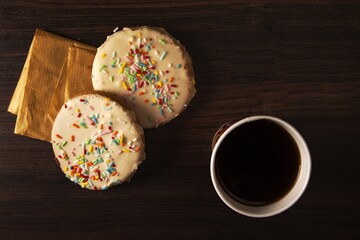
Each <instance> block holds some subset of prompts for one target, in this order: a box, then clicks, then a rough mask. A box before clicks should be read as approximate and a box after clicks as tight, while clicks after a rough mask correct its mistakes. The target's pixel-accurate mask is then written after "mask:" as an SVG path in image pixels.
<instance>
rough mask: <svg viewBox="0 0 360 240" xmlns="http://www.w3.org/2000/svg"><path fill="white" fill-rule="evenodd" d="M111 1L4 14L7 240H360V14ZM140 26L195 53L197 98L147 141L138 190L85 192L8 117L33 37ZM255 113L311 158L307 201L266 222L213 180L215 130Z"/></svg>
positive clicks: (0, 146) (250, 4) (316, 7)
mask: <svg viewBox="0 0 360 240" xmlns="http://www.w3.org/2000/svg"><path fill="white" fill-rule="evenodd" d="M103 2H105V1H93V0H89V1H86V2H83V1H77V0H74V1H63V0H58V1H51V0H43V1H30V2H29V1H24V0H12V1H8V0H5V1H0V49H1V51H0V121H1V127H0V135H1V138H0V150H1V154H0V164H1V165H0V166H1V167H0V239H100V238H101V239H106V238H109V237H110V238H119V239H151V238H157V239H252V240H254V239H359V238H360V231H359V224H360V220H359V219H360V181H359V169H360V157H359V153H358V150H359V147H360V145H359V144H360V46H359V43H360V4H359V3H358V2H356V1H353V2H343V1H338V2H328V1H326V2H321V1H319V2H308V1H304V2H301V1H278V2H272V3H267V2H266V1H247V2H240V1H235V0H234V1H231V0H228V1H222V2H207V1H198V2H193V1H190V0H189V1H153V2H146V1H136V2H134V1H115V0H112V1H107V2H109V3H103ZM139 25H149V26H161V27H164V28H165V29H166V30H167V31H168V32H169V33H171V34H172V35H173V36H175V37H176V38H177V39H179V40H180V41H181V42H182V43H183V44H184V45H185V46H186V47H187V49H188V51H189V52H190V55H191V57H192V59H193V64H194V69H195V73H196V78H197V90H198V93H197V95H196V97H195V98H194V99H193V101H192V102H191V104H190V105H189V107H188V109H186V111H185V112H184V113H183V114H181V115H180V116H179V117H178V118H176V119H175V120H173V121H172V122H171V123H169V124H167V125H164V126H162V127H160V128H159V129H153V130H146V132H145V134H146V143H147V147H146V152H147V160H146V161H145V162H144V163H143V164H142V165H141V167H140V169H139V171H138V173H137V174H136V175H135V177H134V178H133V181H132V182H131V183H129V184H123V185H121V186H119V187H115V188H112V189H110V190H108V191H103V192H94V191H87V190H83V189H81V188H79V187H78V186H77V185H75V184H73V183H71V182H70V181H68V180H67V179H66V178H64V176H63V174H62V172H61V171H60V170H59V169H58V168H57V166H56V164H55V162H54V161H53V153H52V149H51V146H50V144H49V143H46V142H41V141H37V140H33V139H29V138H25V137H22V136H17V135H14V134H13V129H14V125H15V120H16V118H15V116H13V115H11V114H9V113H8V112H6V109H7V106H8V104H9V102H10V99H11V96H12V92H13V91H14V89H15V86H16V83H17V79H18V78H19V76H20V73H21V69H22V66H23V64H24V62H25V59H26V54H27V51H28V49H29V46H30V43H31V40H32V37H33V34H34V31H35V28H42V29H45V30H47V31H50V32H53V33H56V34H59V35H63V36H65V37H69V38H72V39H75V40H80V41H82V42H84V43H87V44H90V45H93V46H99V45H100V44H101V43H102V42H103V41H104V40H105V38H106V36H107V35H108V34H111V33H112V30H113V29H114V28H115V27H117V26H118V27H120V28H122V27H125V26H127V27H128V26H130V27H132V26H139ZM44 47H46V46H44ZM255 114H269V115H274V116H277V117H280V118H283V119H284V120H287V121H288V122H290V123H291V124H293V125H294V126H295V127H296V128H297V129H298V130H299V131H300V132H301V133H302V134H303V136H304V138H305V139H306V141H307V142H308V145H309V147H310V150H311V155H312V159H313V170H312V177H311V180H310V184H309V186H308V189H307V191H306V192H305V194H304V195H303V197H302V198H301V199H300V200H299V202H298V203H296V205H294V206H293V207H292V208H291V209H290V210H288V211H286V212H284V213H283V214H280V215H278V216H275V217H271V218H266V219H253V218H247V217H244V216H241V215H239V214H236V213H235V212H233V211H232V210H230V209H229V208H227V207H226V206H225V205H224V204H223V203H222V202H221V200H220V199H219V198H218V197H217V195H216V193H215V190H214V189H213V186H212V184H211V179H210V171H209V163H210V154H211V140H212V137H213V135H214V133H215V132H216V130H217V128H218V127H220V126H221V125H222V124H223V123H224V122H226V121H228V120H232V119H240V118H243V117H246V116H250V115H255ZM39 127H41V126H39Z"/></svg>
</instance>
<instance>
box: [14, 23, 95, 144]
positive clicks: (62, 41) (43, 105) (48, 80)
mask: <svg viewBox="0 0 360 240" xmlns="http://www.w3.org/2000/svg"><path fill="white" fill-rule="evenodd" d="M69 48H70V49H69ZM82 51H85V52H84V53H80V52H82ZM95 52H96V48H94V47H92V46H89V45H86V44H83V43H80V42H77V41H73V40H70V39H67V38H64V37H60V36H57V35H55V34H51V33H48V32H46V31H43V30H40V29H37V30H36V32H35V36H34V38H33V41H32V44H31V46H30V50H29V53H28V56H27V58H26V62H25V65H24V67H23V70H22V73H21V76H20V78H19V82H18V84H17V86H16V89H15V92H14V94H13V97H12V99H11V102H10V105H9V108H8V111H9V112H11V113H13V114H17V120H16V125H15V131H14V132H15V133H16V134H21V135H25V136H28V137H32V138H36V139H40V140H44V141H50V140H51V138H50V135H51V128H52V123H53V120H54V115H55V116H56V113H57V111H58V110H59V108H58V107H59V106H60V107H61V106H62V104H63V102H62V103H61V105H60V101H61V99H64V100H65V99H66V97H65V96H69V94H68V95H65V92H69V93H72V92H73V91H74V89H77V87H78V88H79V89H83V84H84V81H85V80H87V78H88V81H90V83H91V78H90V77H91V65H92V61H93V59H94V56H95ZM81 56H84V57H86V58H87V59H86V60H84V59H81V61H82V63H84V62H86V63H87V65H86V66H87V68H86V67H85V66H82V65H81V63H79V64H78V63H77V62H76V61H79V60H80V57H81ZM90 62H91V64H90V65H89V63H90ZM69 63H71V64H72V65H69ZM70 66H71V67H70ZM79 68H80V70H79ZM68 73H69V76H75V75H77V74H78V75H77V77H73V78H72V80H71V79H70V78H67V76H68ZM67 81H69V82H70V81H72V82H71V83H69V84H67V83H66V82H67ZM59 85H60V86H63V87H59ZM67 86H69V88H71V89H72V90H65V89H67ZM88 86H89V84H87V85H86V86H85V87H84V88H88ZM59 89H60V90H59ZM62 89H64V91H62ZM58 96H60V97H59V101H58V102H55V103H54V104H55V105H53V101H52V100H53V99H56V98H57V97H58Z"/></svg>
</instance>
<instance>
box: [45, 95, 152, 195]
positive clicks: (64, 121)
mask: <svg viewBox="0 0 360 240" xmlns="http://www.w3.org/2000/svg"><path fill="white" fill-rule="evenodd" d="M51 139H52V141H51V142H52V145H53V150H54V153H55V156H56V159H57V161H58V163H59V166H60V168H61V170H62V171H63V172H64V173H65V175H66V177H67V178H69V179H70V180H71V181H73V182H75V183H77V184H79V185H80V186H81V187H83V188H88V189H92V190H103V189H107V188H108V187H110V186H113V185H117V184H119V183H122V182H124V181H129V180H130V178H131V177H132V176H133V174H134V173H135V172H136V170H137V168H138V165H139V164H140V163H141V162H142V161H143V160H144V159H145V152H144V147H145V144H144V132H143V129H142V127H141V126H140V125H139V124H138V123H137V122H136V120H135V115H134V113H133V112H132V111H128V110H126V109H124V107H123V106H121V105H120V104H119V103H118V102H115V101H113V100H111V99H110V98H108V97H106V96H103V95H100V94H97V93H95V94H86V95H81V96H78V97H75V98H72V99H70V100H69V101H67V102H66V103H65V104H64V105H63V106H62V108H61V110H60V111H59V113H58V115H57V117H56V119H55V121H54V125H53V128H52V133H51Z"/></svg>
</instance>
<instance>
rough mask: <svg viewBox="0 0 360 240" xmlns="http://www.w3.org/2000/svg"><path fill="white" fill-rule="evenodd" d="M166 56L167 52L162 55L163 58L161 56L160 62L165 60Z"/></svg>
mask: <svg viewBox="0 0 360 240" xmlns="http://www.w3.org/2000/svg"><path fill="white" fill-rule="evenodd" d="M166 54H167V52H166V51H164V52H163V53H162V54H161V56H160V60H161V61H162V60H163V59H164V58H165V56H166Z"/></svg>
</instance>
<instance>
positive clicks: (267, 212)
mask: <svg viewBox="0 0 360 240" xmlns="http://www.w3.org/2000/svg"><path fill="white" fill-rule="evenodd" d="M262 119H267V120H271V121H274V122H275V123H277V124H279V125H280V126H281V127H283V128H284V129H285V130H286V131H288V133H289V134H290V135H291V136H292V137H293V138H294V140H295V141H296V144H297V145H298V148H299V151H300V155H301V166H300V170H299V176H298V178H297V180H296V182H295V184H294V186H293V187H292V189H291V190H290V191H289V193H287V194H286V195H285V196H284V197H282V198H281V199H280V200H279V201H276V202H275V203H271V204H268V205H265V206H249V205H245V204H242V203H239V202H237V201H236V200H234V199H233V198H232V197H230V196H229V195H228V194H227V193H226V192H225V191H224V189H223V187H222V186H221V185H220V183H219V182H218V180H217V175H216V168H215V156H216V152H217V150H218V148H219V146H220V145H221V143H222V141H223V140H224V139H225V138H226V136H227V135H228V134H229V133H230V132H232V131H233V130H234V129H235V128H237V127H238V126H240V125H242V124H245V123H248V122H252V121H257V120H262ZM310 173H311V156H310V151H309V148H308V146H307V144H306V142H305V140H304V139H303V137H302V136H301V134H300V133H299V132H298V131H297V130H296V129H295V128H294V127H293V126H292V125H290V124H289V123H287V122H286V121H284V120H282V119H280V118H277V117H273V116H269V115H254V116H249V117H246V118H243V119H241V120H239V121H236V122H234V124H232V125H231V126H230V127H229V128H228V129H226V130H225V131H224V132H223V134H222V135H221V136H220V137H219V139H218V140H217V142H216V144H215V145H214V148H213V149H212V153H211V161H210V175H211V180H212V184H213V186H214V188H215V191H216V193H217V194H218V196H219V197H220V198H221V200H222V201H223V202H224V203H225V204H226V205H227V206H228V207H230V208H231V209H232V210H234V211H236V212H238V213H240V214H243V215H245V216H249V217H257V218H261V217H270V216H273V215H276V214H279V213H281V212H283V211H285V210H287V209H288V208H290V207H291V206H292V205H294V204H295V203H296V202H297V201H298V199H299V198H300V197H301V195H302V194H303V193H304V191H305V189H306V187H307V185H308V183H309V180H310ZM300 178H301V179H300ZM300 180H301V181H302V182H300ZM294 189H295V190H296V192H295V190H294Z"/></svg>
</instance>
